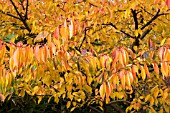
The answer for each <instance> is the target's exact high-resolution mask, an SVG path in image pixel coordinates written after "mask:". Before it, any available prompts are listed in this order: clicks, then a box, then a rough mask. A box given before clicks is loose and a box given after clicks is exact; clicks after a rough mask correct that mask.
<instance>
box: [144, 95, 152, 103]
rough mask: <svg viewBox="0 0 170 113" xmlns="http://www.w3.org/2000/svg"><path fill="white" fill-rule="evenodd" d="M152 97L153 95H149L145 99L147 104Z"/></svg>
mask: <svg viewBox="0 0 170 113" xmlns="http://www.w3.org/2000/svg"><path fill="white" fill-rule="evenodd" d="M150 97H151V95H150V94H149V95H147V96H146V97H145V102H147V101H148V100H150Z"/></svg>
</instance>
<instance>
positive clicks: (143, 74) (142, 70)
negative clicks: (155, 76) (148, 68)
mask: <svg viewBox="0 0 170 113" xmlns="http://www.w3.org/2000/svg"><path fill="white" fill-rule="evenodd" d="M140 69H141V76H142V79H143V80H145V78H146V73H145V69H144V68H143V66H141V68H140Z"/></svg>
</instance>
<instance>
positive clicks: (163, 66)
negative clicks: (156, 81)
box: [161, 62, 168, 78]
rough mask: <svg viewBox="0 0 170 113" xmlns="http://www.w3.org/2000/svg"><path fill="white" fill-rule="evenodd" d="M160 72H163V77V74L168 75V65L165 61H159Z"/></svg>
mask: <svg viewBox="0 0 170 113" xmlns="http://www.w3.org/2000/svg"><path fill="white" fill-rule="evenodd" d="M161 72H162V74H163V78H164V76H165V77H167V76H168V66H167V63H166V62H163V63H161Z"/></svg>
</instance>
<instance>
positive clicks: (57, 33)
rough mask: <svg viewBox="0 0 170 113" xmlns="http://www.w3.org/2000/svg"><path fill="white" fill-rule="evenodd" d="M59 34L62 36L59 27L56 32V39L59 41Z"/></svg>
mask: <svg viewBox="0 0 170 113" xmlns="http://www.w3.org/2000/svg"><path fill="white" fill-rule="evenodd" d="M59 34H60V29H59V27H57V28H56V29H55V31H54V37H55V38H56V39H57V40H58V39H59Z"/></svg>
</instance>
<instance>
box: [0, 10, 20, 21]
mask: <svg viewBox="0 0 170 113" xmlns="http://www.w3.org/2000/svg"><path fill="white" fill-rule="evenodd" d="M0 13H2V14H4V15H7V16H10V17H13V18H15V19H18V20H21V19H20V18H19V17H17V16H15V15H13V14H10V13H8V12H7V13H5V12H4V11H2V10H0Z"/></svg>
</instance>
